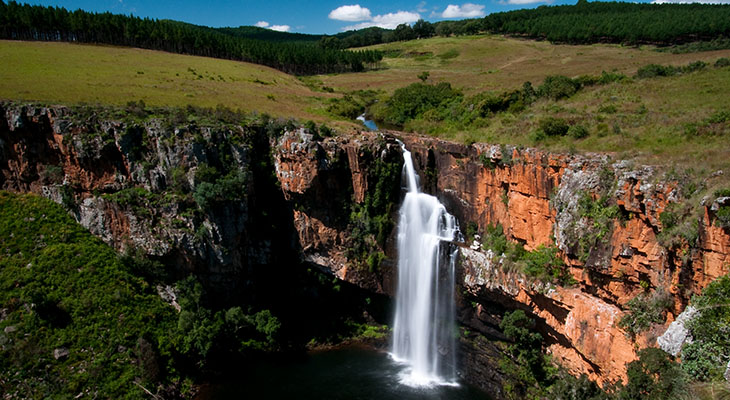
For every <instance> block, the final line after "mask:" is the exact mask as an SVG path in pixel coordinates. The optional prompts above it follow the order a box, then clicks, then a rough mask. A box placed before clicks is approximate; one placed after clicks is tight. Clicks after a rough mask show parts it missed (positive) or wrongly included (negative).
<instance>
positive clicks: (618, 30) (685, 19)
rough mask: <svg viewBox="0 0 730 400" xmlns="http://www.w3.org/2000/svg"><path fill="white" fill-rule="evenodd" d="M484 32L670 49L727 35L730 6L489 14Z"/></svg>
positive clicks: (601, 6) (579, 7) (595, 5)
mask: <svg viewBox="0 0 730 400" xmlns="http://www.w3.org/2000/svg"><path fill="white" fill-rule="evenodd" d="M482 24H483V29H484V30H485V31H488V32H493V33H503V34H513V35H524V36H528V37H531V38H539V39H547V40H550V41H553V42H563V43H597V42H608V43H627V44H640V43H654V44H660V45H672V44H676V43H687V42H694V41H705V40H712V39H715V38H717V37H719V36H729V35H730V6H728V5H718V4H697V3H695V4H648V3H643V4H642V3H622V2H590V3H589V2H587V1H586V0H580V1H578V3H577V4H576V5H563V6H541V7H538V8H535V9H532V10H515V11H509V12H502V13H494V14H490V15H488V16H486V17H484V19H483V22H482Z"/></svg>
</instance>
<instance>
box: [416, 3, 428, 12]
mask: <svg viewBox="0 0 730 400" xmlns="http://www.w3.org/2000/svg"><path fill="white" fill-rule="evenodd" d="M416 11H418V12H419V13H425V12H426V11H428V9H427V8H426V2H425V1H422V2H420V3H418V5H417V6H416Z"/></svg>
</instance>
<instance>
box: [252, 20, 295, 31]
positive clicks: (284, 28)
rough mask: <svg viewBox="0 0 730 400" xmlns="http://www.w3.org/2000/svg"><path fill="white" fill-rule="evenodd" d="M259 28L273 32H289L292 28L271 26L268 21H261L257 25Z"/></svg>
mask: <svg viewBox="0 0 730 400" xmlns="http://www.w3.org/2000/svg"><path fill="white" fill-rule="evenodd" d="M256 26H258V27H259V28H266V29H271V30H272V31H279V32H289V30H290V29H291V26H289V25H271V24H269V23H268V22H266V21H259V22H257V23H256Z"/></svg>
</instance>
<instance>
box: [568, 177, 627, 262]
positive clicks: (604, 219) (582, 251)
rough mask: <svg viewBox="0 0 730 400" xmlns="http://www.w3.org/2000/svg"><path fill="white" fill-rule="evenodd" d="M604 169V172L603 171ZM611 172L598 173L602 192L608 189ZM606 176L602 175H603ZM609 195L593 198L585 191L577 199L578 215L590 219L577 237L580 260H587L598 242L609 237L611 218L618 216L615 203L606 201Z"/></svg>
mask: <svg viewBox="0 0 730 400" xmlns="http://www.w3.org/2000/svg"><path fill="white" fill-rule="evenodd" d="M603 171H606V172H603ZM612 173H613V172H612V171H611V170H610V169H605V170H602V171H601V173H600V174H599V175H600V177H599V178H600V179H599V180H600V182H599V183H600V185H601V186H602V187H601V190H602V191H603V192H609V191H610V185H612V184H613V174H612ZM604 174H605V175H606V176H603V175H604ZM609 198H610V197H609V196H607V195H606V196H602V197H600V198H598V199H594V198H593V195H591V194H590V193H588V192H585V193H583V194H582V195H581V197H580V198H579V199H578V215H579V216H580V217H581V218H585V219H587V220H588V221H590V222H589V223H588V224H587V226H588V229H587V231H586V232H583V234H582V235H581V236H580V237H579V238H577V239H578V254H577V256H578V258H579V259H580V260H581V261H582V262H587V261H588V257H589V256H590V255H591V253H592V252H593V251H594V249H596V248H599V247H600V246H599V245H600V243H602V242H603V241H605V240H607V239H608V238H609V237H610V233H611V232H612V231H613V220H614V219H616V218H618V217H619V216H620V212H619V208H618V206H616V205H610V204H609V203H608V201H609Z"/></svg>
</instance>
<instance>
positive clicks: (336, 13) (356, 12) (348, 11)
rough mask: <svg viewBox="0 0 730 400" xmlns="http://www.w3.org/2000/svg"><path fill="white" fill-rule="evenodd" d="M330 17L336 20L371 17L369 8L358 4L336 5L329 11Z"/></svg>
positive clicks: (366, 18) (361, 19) (357, 19)
mask: <svg viewBox="0 0 730 400" xmlns="http://www.w3.org/2000/svg"><path fill="white" fill-rule="evenodd" d="M329 18H330V19H336V20H338V21H350V22H354V21H367V20H369V19H371V18H372V17H371V16H370V10H368V9H367V8H364V7H360V5H359V4H354V5H350V6H341V7H337V8H335V9H334V10H332V11H330V14H329Z"/></svg>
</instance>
